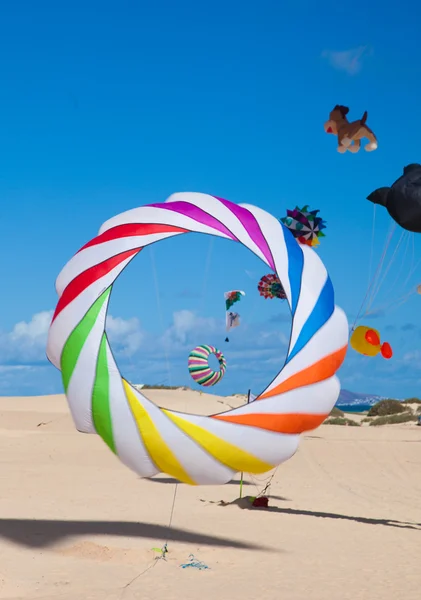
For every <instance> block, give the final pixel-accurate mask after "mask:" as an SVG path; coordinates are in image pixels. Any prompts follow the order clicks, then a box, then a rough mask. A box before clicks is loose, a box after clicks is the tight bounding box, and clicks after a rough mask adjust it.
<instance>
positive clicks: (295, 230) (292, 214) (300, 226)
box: [281, 205, 326, 246]
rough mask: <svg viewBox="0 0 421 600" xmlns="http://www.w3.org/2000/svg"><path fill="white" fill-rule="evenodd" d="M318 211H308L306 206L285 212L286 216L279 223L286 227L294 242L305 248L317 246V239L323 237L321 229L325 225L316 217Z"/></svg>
mask: <svg viewBox="0 0 421 600" xmlns="http://www.w3.org/2000/svg"><path fill="white" fill-rule="evenodd" d="M318 212H319V210H311V211H309V210H308V206H307V205H306V206H303V208H298V206H296V207H295V208H294V210H287V216H286V217H282V219H281V222H282V223H283V224H284V225H285V226H286V227H288V229H289V230H290V231H291V233H292V234H293V236H294V237H295V238H296V240H297V241H298V242H299V243H300V244H303V245H306V246H318V245H319V244H320V242H319V238H322V237H325V234H324V233H323V231H322V230H323V229H325V228H326V223H325V221H323V219H321V218H320V217H318V216H317V213H318Z"/></svg>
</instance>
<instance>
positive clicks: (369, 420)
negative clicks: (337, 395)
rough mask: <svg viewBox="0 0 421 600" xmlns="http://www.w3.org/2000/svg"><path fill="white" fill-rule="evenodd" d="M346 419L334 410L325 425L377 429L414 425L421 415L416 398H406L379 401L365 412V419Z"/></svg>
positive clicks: (419, 402)
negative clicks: (360, 426)
mask: <svg viewBox="0 0 421 600" xmlns="http://www.w3.org/2000/svg"><path fill="white" fill-rule="evenodd" d="M355 415H356V413H355V414H354V415H353V416H354V418H348V417H346V416H345V414H344V413H343V411H341V410H340V409H338V408H336V407H335V408H334V409H333V410H332V412H331V414H330V415H329V417H328V418H327V419H326V421H325V424H326V425H350V426H351V427H352V426H354V427H355V426H359V425H369V426H373V427H378V426H379V425H395V424H398V423H415V422H417V421H418V418H419V415H421V400H419V399H418V398H408V399H407V400H403V401H402V402H401V401H399V400H394V399H392V398H390V399H387V400H380V402H377V404H375V405H374V406H372V407H371V408H370V410H369V411H368V412H367V415H366V417H365V418H363V419H361V420H358V419H356V418H355Z"/></svg>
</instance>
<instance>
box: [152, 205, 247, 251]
mask: <svg viewBox="0 0 421 600" xmlns="http://www.w3.org/2000/svg"><path fill="white" fill-rule="evenodd" d="M215 198H216V196H215ZM218 200H219V198H218ZM148 206H153V207H154V208H165V209H166V210H172V211H173V212H177V213H179V214H181V215H185V216H186V217H190V218H191V219H193V220H194V221H197V222H198V223H202V225H207V226H208V227H212V228H213V229H216V230H217V231H220V232H221V233H223V234H224V235H227V236H228V237H229V238H231V239H232V240H235V241H238V240H237V238H236V237H235V235H234V234H233V233H232V232H231V231H230V230H229V229H227V228H226V227H225V225H222V223H220V222H219V221H218V220H217V219H215V217H212V216H211V215H209V214H208V213H207V212H205V211H204V210H202V209H201V208H198V207H197V206H194V204H190V203H189V202H184V201H182V200H180V201H177V202H168V203H166V202H161V203H159V204H148Z"/></svg>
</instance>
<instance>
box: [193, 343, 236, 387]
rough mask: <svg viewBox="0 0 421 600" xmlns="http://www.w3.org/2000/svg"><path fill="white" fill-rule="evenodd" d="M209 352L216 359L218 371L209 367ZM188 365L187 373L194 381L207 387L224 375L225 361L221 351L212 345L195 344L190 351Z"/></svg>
mask: <svg viewBox="0 0 421 600" xmlns="http://www.w3.org/2000/svg"><path fill="white" fill-rule="evenodd" d="M211 354H213V355H214V356H216V358H217V359H218V362H219V371H212V369H211V368H210V367H209V356H210V355H211ZM188 367H189V373H190V375H191V376H192V378H193V379H194V380H195V381H196V383H199V384H200V385H204V386H207V387H208V386H211V385H215V384H217V383H218V381H221V379H222V378H223V376H224V375H225V371H226V368H227V363H226V360H225V358H224V355H223V354H222V352H221V351H220V350H217V349H216V348H214V347H213V346H197V347H196V348H195V349H194V350H192V351H191V352H190V355H189V361H188Z"/></svg>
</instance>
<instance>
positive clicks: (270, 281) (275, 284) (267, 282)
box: [257, 273, 287, 300]
mask: <svg viewBox="0 0 421 600" xmlns="http://www.w3.org/2000/svg"><path fill="white" fill-rule="evenodd" d="M257 289H258V290H259V294H260V295H261V296H263V298H265V299H267V298H270V299H272V298H280V299H281V300H286V297H287V296H286V294H285V290H284V288H283V287H282V283H281V282H280V281H279V278H278V276H277V275H275V273H269V275H263V277H262V279H261V280H260V281H259V283H258V285H257Z"/></svg>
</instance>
